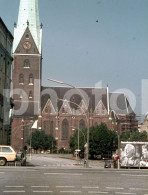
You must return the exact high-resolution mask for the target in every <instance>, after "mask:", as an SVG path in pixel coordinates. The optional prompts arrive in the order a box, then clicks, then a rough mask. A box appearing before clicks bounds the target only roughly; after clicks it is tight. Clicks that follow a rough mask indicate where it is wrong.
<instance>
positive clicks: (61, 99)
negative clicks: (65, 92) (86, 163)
mask: <svg viewBox="0 0 148 195" xmlns="http://www.w3.org/2000/svg"><path fill="white" fill-rule="evenodd" d="M57 100H59V101H63V102H70V103H72V104H75V105H76V106H78V107H79V108H80V109H82V111H83V112H84V113H85V111H84V109H83V108H82V107H80V106H79V105H78V104H77V103H75V102H72V101H68V100H66V99H65V100H64V99H60V98H58V99H57ZM85 116H86V114H85ZM86 119H87V116H86ZM79 148H80V141H79V128H78V151H79ZM76 159H77V153H76Z"/></svg>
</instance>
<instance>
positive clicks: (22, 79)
mask: <svg viewBox="0 0 148 195" xmlns="http://www.w3.org/2000/svg"><path fill="white" fill-rule="evenodd" d="M19 83H24V75H23V74H20V76H19Z"/></svg>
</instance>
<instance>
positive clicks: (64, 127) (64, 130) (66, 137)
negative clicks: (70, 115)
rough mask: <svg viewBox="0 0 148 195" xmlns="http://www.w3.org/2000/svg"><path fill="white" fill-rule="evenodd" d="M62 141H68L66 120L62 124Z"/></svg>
mask: <svg viewBox="0 0 148 195" xmlns="http://www.w3.org/2000/svg"><path fill="white" fill-rule="evenodd" d="M62 139H68V121H67V120H66V119H64V120H63V122H62Z"/></svg>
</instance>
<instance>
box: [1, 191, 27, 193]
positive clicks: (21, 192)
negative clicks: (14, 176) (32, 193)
mask: <svg viewBox="0 0 148 195" xmlns="http://www.w3.org/2000/svg"><path fill="white" fill-rule="evenodd" d="M3 192H4V193H24V192H26V191H3Z"/></svg>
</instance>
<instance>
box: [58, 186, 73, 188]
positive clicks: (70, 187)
mask: <svg viewBox="0 0 148 195" xmlns="http://www.w3.org/2000/svg"><path fill="white" fill-rule="evenodd" d="M74 187H75V186H56V188H74Z"/></svg>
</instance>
